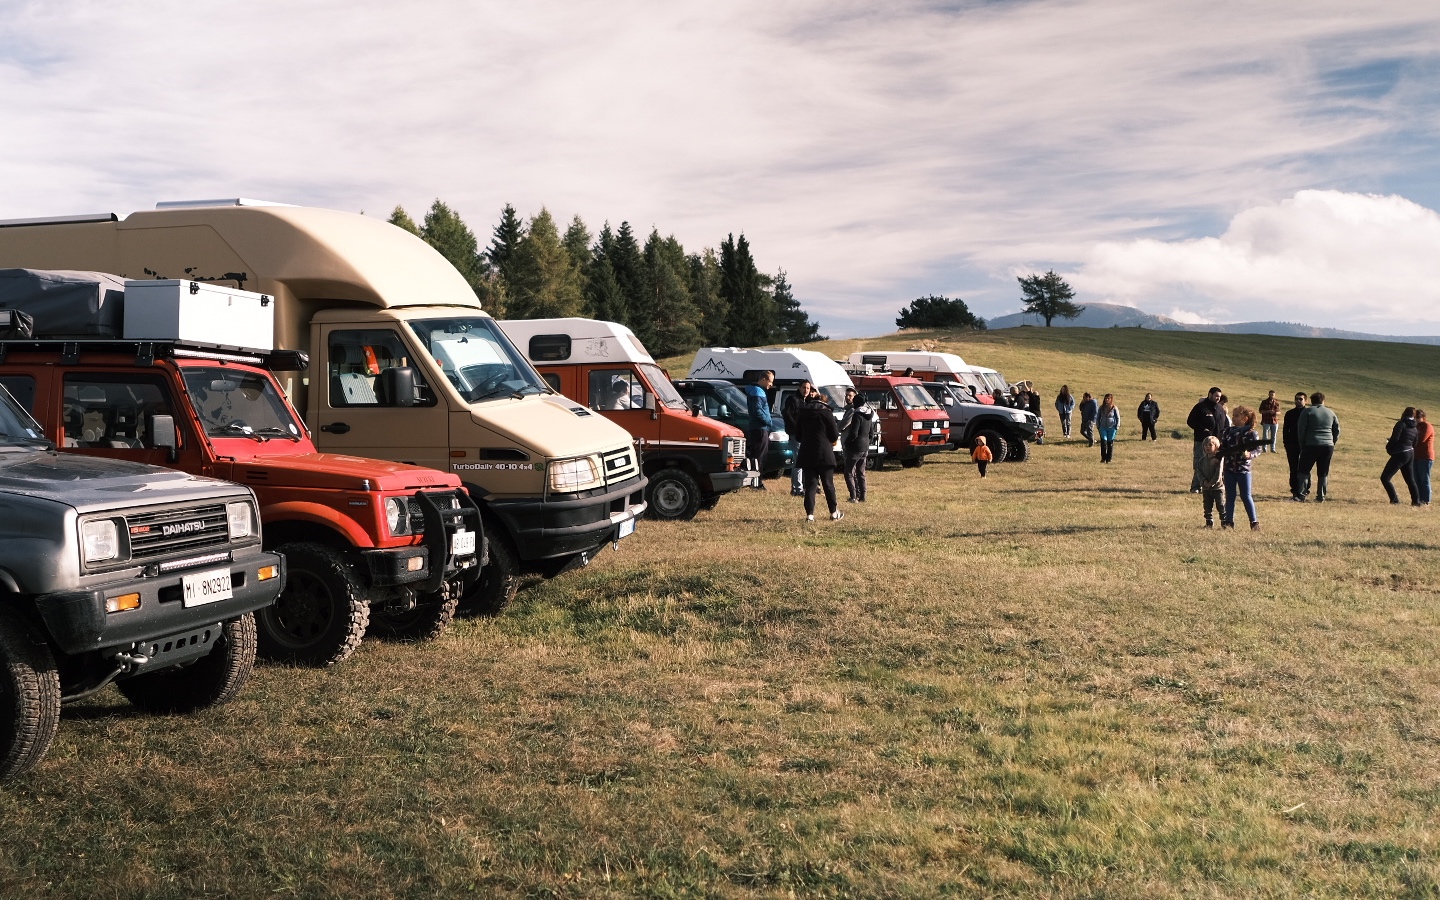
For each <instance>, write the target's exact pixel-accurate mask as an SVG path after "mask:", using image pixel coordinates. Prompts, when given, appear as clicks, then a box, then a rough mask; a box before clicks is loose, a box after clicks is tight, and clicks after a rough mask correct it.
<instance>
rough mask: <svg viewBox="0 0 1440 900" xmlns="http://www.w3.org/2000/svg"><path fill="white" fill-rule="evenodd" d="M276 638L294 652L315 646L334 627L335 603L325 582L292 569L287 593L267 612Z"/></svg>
mask: <svg viewBox="0 0 1440 900" xmlns="http://www.w3.org/2000/svg"><path fill="white" fill-rule="evenodd" d="M264 615H265V620H266V622H267V623H268V624H269V625H271V626H272V627H271V628H270V632H271V634H272V635H273V636H274V637H275V639H276V640H277V641H278V642H279V643H281V644H283V645H285V646H286V647H289V648H291V649H297V650H298V649H302V648H305V647H309V646H310V645H311V644H313V643H315V642H316V641H317V640H318V639H319V638H320V637H321V636H322V635H324V634H325V632H326V631H328V630H329V628H330V623H331V622H332V621H333V620H334V617H335V604H334V603H333V602H332V598H331V596H330V591H329V590H327V589H326V587H325V583H324V582H323V581H321V580H320V579H319V578H317V577H315V576H314V575H312V574H311V573H309V572H305V571H299V570H294V569H292V570H291V571H290V574H289V578H288V580H287V582H286V584H285V593H283V594H281V595H280V598H279V599H278V600H276V601H275V604H274V605H273V606H269V607H266V608H265V610H264Z"/></svg>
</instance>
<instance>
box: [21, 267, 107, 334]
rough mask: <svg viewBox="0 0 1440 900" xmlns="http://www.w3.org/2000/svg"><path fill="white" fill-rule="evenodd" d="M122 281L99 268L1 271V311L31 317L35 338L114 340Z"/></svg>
mask: <svg viewBox="0 0 1440 900" xmlns="http://www.w3.org/2000/svg"><path fill="white" fill-rule="evenodd" d="M124 304H125V282H124V280H123V279H120V278H117V277H116V276H114V275H108V274H106V273H104V272H70V271H57V270H40V269H0V309H17V310H21V311H22V312H24V313H25V314H26V315H28V316H29V317H30V318H31V319H33V320H34V325H33V331H34V335H35V337H37V338H91V339H103V338H119V337H120V336H121V335H122V334H124V330H125V329H124V318H123V316H124Z"/></svg>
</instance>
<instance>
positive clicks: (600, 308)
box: [585, 222, 629, 322]
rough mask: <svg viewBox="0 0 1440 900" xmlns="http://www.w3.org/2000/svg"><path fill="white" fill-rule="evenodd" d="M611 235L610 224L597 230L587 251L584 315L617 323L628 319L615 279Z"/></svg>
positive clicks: (622, 297) (622, 295)
mask: <svg viewBox="0 0 1440 900" xmlns="http://www.w3.org/2000/svg"><path fill="white" fill-rule="evenodd" d="M614 256H615V232H613V231H611V230H610V223H609V222H606V223H605V226H604V227H603V228H601V229H600V236H599V237H597V238H596V239H595V244H594V246H593V247H592V248H591V250H590V270H589V271H588V272H587V273H586V275H587V277H586V279H585V307H586V314H587V315H589V316H590V317H591V318H595V319H599V320H601V321H602V322H621V321H623V320H624V319H625V317H627V316H628V315H629V311H628V308H627V307H626V305H625V295H624V293H623V292H622V291H621V290H620V281H619V279H617V278H616V277H615V265H614V263H613V262H612V261H611V260H612V259H613V258H614Z"/></svg>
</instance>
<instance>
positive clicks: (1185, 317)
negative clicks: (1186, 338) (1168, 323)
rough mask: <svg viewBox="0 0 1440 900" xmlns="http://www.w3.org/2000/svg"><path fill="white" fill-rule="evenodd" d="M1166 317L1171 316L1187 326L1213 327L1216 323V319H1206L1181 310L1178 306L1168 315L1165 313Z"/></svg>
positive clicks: (1186, 310) (1194, 313)
mask: <svg viewBox="0 0 1440 900" xmlns="http://www.w3.org/2000/svg"><path fill="white" fill-rule="evenodd" d="M1165 315H1167V316H1169V317H1170V318H1172V319H1174V320H1175V321H1177V322H1183V323H1185V324H1186V325H1211V324H1214V322H1215V320H1214V319H1209V318H1206V317H1205V316H1202V315H1200V314H1199V313H1196V312H1191V311H1190V310H1188V309H1181V308H1180V307H1178V306H1177V307H1175V308H1174V309H1172V310H1170V311H1169V312H1168V313H1165Z"/></svg>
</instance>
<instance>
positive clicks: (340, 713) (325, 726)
mask: <svg viewBox="0 0 1440 900" xmlns="http://www.w3.org/2000/svg"><path fill="white" fill-rule="evenodd" d="M922 338H928V339H940V340H942V341H943V349H948V350H953V351H955V352H958V353H960V354H961V355H962V356H964V357H965V358H966V359H968V360H972V361H974V362H977V363H982V364H985V365H990V366H994V367H995V368H998V369H1000V370H1001V371H1003V372H1005V373H1006V375H1008V376H1009V377H1010V378H1011V379H1012V380H1013V379H1016V378H1021V377H1028V378H1031V379H1033V380H1035V381H1036V382H1037V383H1038V384H1039V385H1040V386H1041V388H1042V390H1043V391H1044V392H1045V394H1046V395H1047V396H1053V394H1054V391H1055V390H1056V389H1057V388H1058V387H1059V385H1060V384H1061V383H1062V382H1068V383H1069V384H1070V386H1071V387H1072V389H1077V390H1085V389H1088V390H1091V391H1092V392H1094V391H1102V392H1103V391H1113V392H1115V393H1117V394H1118V395H1119V396H1120V398H1121V401H1122V405H1121V408H1122V411H1124V412H1126V413H1127V421H1126V423H1125V427H1124V428H1123V429H1122V433H1121V441H1120V442H1119V444H1118V445H1117V448H1116V454H1115V463H1114V464H1113V465H1110V466H1101V465H1100V464H1099V461H1098V452H1097V451H1095V450H1091V449H1087V448H1085V447H1084V445H1083V443H1080V442H1050V443H1047V444H1046V445H1045V446H1044V447H1041V448H1037V452H1036V453H1035V455H1034V457H1033V459H1032V461H1031V462H1029V463H1025V464H1019V465H1017V464H1004V465H1000V466H997V467H995V468H994V469H992V470H991V476H990V477H988V478H986V479H984V480H983V481H982V480H981V479H979V478H978V477H977V476H976V473H975V471H974V468H973V467H972V466H970V465H967V464H966V462H965V460H964V459H963V458H960V457H957V456H955V455H947V456H941V457H932V458H931V459H930V461H928V462H927V463H926V464H925V465H924V466H923V467H921V468H919V469H914V470H900V471H889V472H883V473H878V474H875V475H873V476H872V483H871V495H872V500H871V502H869V503H867V504H865V505H863V506H858V505H851V506H848V507H846V509H847V512H848V513H849V515H848V516H847V517H846V518H845V519H844V520H843V521H841V522H838V523H831V522H824V523H817V524H814V525H809V524H806V523H804V522H803V520H802V519H803V516H802V512H801V510H800V506H799V501H798V500H794V499H792V498H791V497H789V496H788V495H787V494H786V492H784V491H778V490H772V491H769V492H766V493H763V494H762V493H756V492H745V493H742V494H739V495H735V496H731V497H727V498H726V499H725V500H723V501H722V502H721V504H720V505H719V506H718V507H717V508H716V509H715V510H714V511H713V512H709V513H702V514H701V516H699V517H698V518H697V519H695V520H694V521H692V522H688V523H674V524H659V523H648V522H647V523H644V524H643V525H642V527H641V528H640V529H639V531H638V532H637V533H636V535H635V536H634V537H632V538H627V539H626V540H625V541H624V542H622V544H621V545H620V547H619V549H618V551H617V552H607V553H604V554H602V555H601V556H600V558H598V559H597V560H596V561H595V562H594V563H593V564H592V565H591V566H590V567H588V568H587V569H584V570H581V571H579V572H575V573H571V574H570V575H567V576H564V577H562V578H560V579H556V580H554V581H551V582H546V583H543V584H538V585H535V586H533V587H532V588H530V589H528V590H525V591H523V592H522V593H521V595H520V596H519V597H518V598H517V601H516V603H515V605H514V606H513V607H512V608H511V609H510V610H509V611H507V612H506V613H505V614H504V615H502V616H501V617H499V618H496V619H493V620H468V621H465V622H462V623H459V625H458V626H457V627H456V628H455V629H454V630H453V631H452V632H451V633H449V634H448V635H446V636H445V637H444V638H442V639H441V640H440V641H438V642H435V643H433V644H428V645H421V646H414V645H404V644H388V643H385V642H380V641H373V642H372V641H367V642H366V643H365V645H364V646H363V647H362V648H361V650H360V651H359V653H357V654H356V656H355V657H354V658H353V659H352V660H350V661H349V662H348V663H346V664H345V665H343V666H342V667H340V668H339V669H338V670H335V671H331V672H313V671H308V670H295V669H286V668H280V667H267V668H263V669H261V670H259V671H258V672H257V674H256V676H255V679H254V681H253V682H252V683H251V685H250V686H249V688H248V689H247V691H246V692H245V694H244V695H243V697H242V698H241V699H240V700H239V701H238V702H236V703H234V704H232V705H230V706H228V707H226V708H224V709H221V710H215V711H212V712H209V713H206V714H203V715H199V716H196V717H192V718H179V719H171V720H165V719H155V718H150V717H144V716H138V715H135V714H133V713H132V711H131V709H130V707H129V706H128V705H126V704H125V703H124V701H123V700H121V699H120V697H119V695H118V694H117V693H115V692H113V691H107V692H105V693H102V694H101V695H98V696H97V697H95V698H93V699H91V700H89V701H86V702H84V703H82V704H80V705H78V706H76V707H73V708H67V710H66V714H65V722H64V726H63V727H62V729H61V732H60V737H59V740H58V742H57V744H56V746H55V747H54V749H53V750H52V752H51V754H50V755H49V756H48V757H47V759H46V761H45V763H44V764H43V765H42V766H41V768H40V769H39V770H38V771H37V772H36V773H35V774H34V775H33V776H32V777H30V778H29V779H27V780H25V781H23V782H21V783H19V784H17V785H13V786H9V787H7V788H5V789H3V790H0V821H3V822H4V823H5V825H6V827H5V828H4V829H3V831H0V896H35V897H93V896H114V897H147V898H153V897H196V896H215V897H220V896H260V895H269V894H279V895H285V896H301V897H329V896H345V897H417V898H419V897H424V898H431V897H436V896H446V897H448V896H463V895H472V894H473V895H479V896H561V897H594V896H615V897H632V896H655V897H673V896H707V897H709V896H720V897H772V896H775V897H779V896H791V895H794V896H856V897H861V896H863V897H872V896H897V897H908V896H949V895H960V896H973V895H992V894H1009V895H1016V896H1035V895H1041V896H1055V897H1101V896H1104V897H1146V898H1150V897H1193V896H1212V897H1232V896H1277V897H1278V896H1286V897H1288V896H1295V895H1311V896H1333V897H1354V896H1375V897H1393V896H1410V897H1427V896H1436V895H1437V894H1440V863H1437V859H1440V833H1437V830H1436V825H1435V823H1436V822H1437V821H1440V774H1437V773H1440V686H1437V685H1440V666H1437V661H1436V651H1435V648H1436V646H1437V645H1440V611H1437V598H1440V554H1437V550H1440V540H1437V538H1436V524H1435V519H1434V518H1433V515H1434V514H1433V513H1431V512H1430V511H1417V510H1412V509H1411V508H1410V507H1408V506H1407V507H1399V508H1392V507H1391V506H1390V505H1389V504H1388V503H1386V502H1384V495H1383V493H1382V491H1381V489H1380V486H1379V485H1378V484H1377V483H1376V476H1377V475H1378V472H1379V469H1380V466H1381V463H1382V462H1383V452H1382V450H1381V445H1382V444H1383V442H1384V438H1385V436H1386V435H1387V434H1388V429H1389V424H1390V422H1391V421H1393V419H1394V417H1395V415H1396V414H1397V413H1398V412H1399V409H1400V407H1401V406H1403V405H1405V404H1406V403H1419V404H1420V405H1422V406H1424V405H1429V406H1430V407H1431V408H1433V409H1437V410H1440V383H1437V374H1436V372H1437V366H1436V365H1435V363H1436V357H1435V353H1436V351H1435V350H1433V349H1430V348H1424V347H1409V346H1404V345H1395V344H1374V345H1372V344H1356V343H1349V342H1327V341H1311V340H1300V339H1292V340H1285V339H1280V338H1260V337H1248V336H1247V337H1230V336H1220V335H1205V334H1187V333H1156V332H1150V331H1144V332H1140V331H1129V330H1104V331H1085V330H1081V329H1064V330H1061V329H1054V330H1050V331H1046V330H1043V329H1017V330H1013V331H1007V332H1003V333H997V334H974V335H968V334H967V335H963V336H957V337H947V336H945V335H899V336H889V337H884V338H878V339H875V340H873V341H867V342H865V344H864V345H865V346H866V347H874V348H879V347H895V348H904V347H906V346H908V345H909V344H910V343H911V342H913V341H915V340H918V339H922ZM815 346H817V347H818V348H819V349H822V350H823V351H824V352H826V353H828V354H830V355H832V356H838V355H842V354H844V353H848V352H849V351H850V350H852V349H857V348H859V347H860V343H859V342H853V341H852V342H832V343H829V344H823V345H815ZM683 362H685V363H688V360H685V361H683ZM672 363H673V365H672V370H674V368H675V367H676V366H680V365H681V361H672ZM1212 383H1214V384H1219V385H1221V386H1222V387H1223V388H1225V389H1226V390H1227V391H1228V392H1229V394H1230V396H1231V397H1233V398H1235V399H1236V401H1237V402H1240V401H1245V402H1252V403H1253V402H1254V401H1255V400H1258V399H1259V398H1260V397H1261V396H1263V395H1264V393H1263V392H1264V390H1265V389H1266V388H1267V387H1271V386H1273V387H1275V388H1276V389H1277V391H1279V393H1280V394H1281V395H1282V396H1284V395H1285V394H1289V393H1293V392H1294V390H1296V389H1298V388H1304V389H1306V390H1314V389H1320V390H1323V391H1325V392H1326V393H1327V394H1329V395H1331V396H1332V397H1333V398H1334V405H1335V407H1336V409H1337V410H1338V412H1339V415H1340V417H1341V421H1342V425H1343V427H1344V429H1345V430H1344V433H1343V434H1342V438H1341V447H1340V450H1339V452H1338V454H1337V458H1336V470H1335V476H1334V479H1333V483H1332V498H1333V501H1334V502H1332V503H1329V504H1326V505H1324V506H1316V505H1314V504H1303V505H1302V504H1293V503H1289V502H1285V501H1284V500H1283V497H1284V495H1285V493H1286V492H1285V488H1284V482H1285V474H1284V462H1283V457H1282V458H1280V459H1276V458H1273V457H1262V458H1261V459H1260V460H1259V461H1258V463H1257V475H1256V478H1257V492H1258V494H1259V496H1260V498H1261V503H1260V518H1261V521H1262V523H1263V525H1264V530H1263V531H1261V532H1258V533H1252V532H1249V531H1240V532H1223V533H1222V532H1217V531H1205V530H1203V529H1202V528H1200V527H1199V526H1200V524H1201V516H1200V506H1199V501H1198V499H1197V498H1195V497H1193V496H1191V495H1190V494H1188V492H1187V490H1186V488H1187V487H1188V481H1189V468H1190V441H1189V438H1188V435H1182V436H1181V437H1178V438H1176V437H1170V436H1167V435H1166V431H1165V427H1166V426H1172V427H1173V426H1175V425H1177V424H1178V423H1179V422H1180V421H1181V419H1182V418H1183V416H1184V414H1185V413H1186V412H1187V411H1188V408H1189V406H1190V404H1191V403H1193V401H1194V399H1195V398H1196V397H1198V396H1199V395H1200V394H1201V393H1202V392H1203V391H1204V390H1205V389H1206V388H1208V387H1209V386H1210V385H1211V384H1212ZM1146 390H1150V391H1153V392H1154V393H1155V394H1156V395H1157V396H1158V397H1159V398H1160V400H1161V403H1162V405H1163V406H1164V410H1165V414H1164V420H1163V421H1162V432H1161V433H1162V439H1161V440H1160V441H1159V442H1158V443H1147V444H1141V443H1139V442H1138V441H1136V440H1135V439H1134V438H1135V437H1136V436H1137V435H1138V431H1137V429H1136V428H1135V425H1134V422H1133V421H1132V420H1131V419H1130V416H1129V415H1128V413H1132V412H1133V409H1134V406H1135V405H1136V404H1137V403H1138V402H1139V399H1140V397H1141V396H1142V395H1143V392H1144V391H1146Z"/></svg>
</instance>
